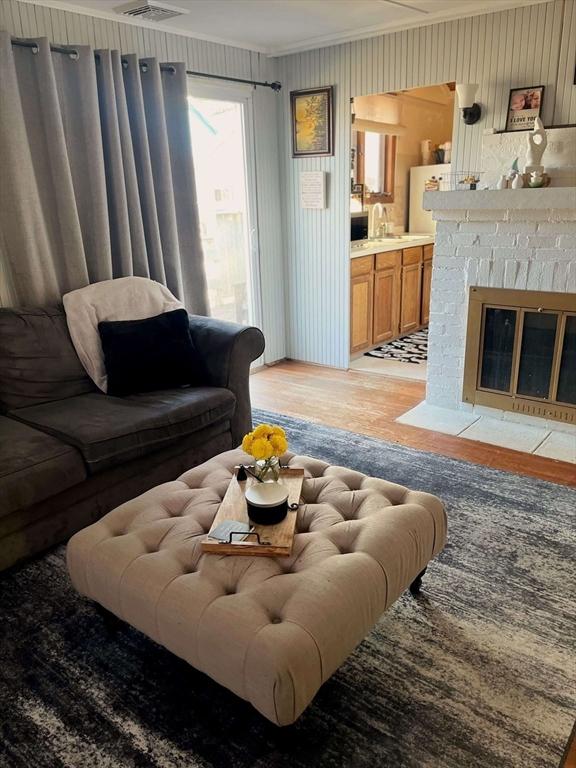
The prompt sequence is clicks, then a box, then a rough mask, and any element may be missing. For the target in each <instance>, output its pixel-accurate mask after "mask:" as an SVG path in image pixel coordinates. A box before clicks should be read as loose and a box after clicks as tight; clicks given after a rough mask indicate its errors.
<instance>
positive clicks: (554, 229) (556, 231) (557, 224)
mask: <svg viewBox="0 0 576 768" xmlns="http://www.w3.org/2000/svg"><path fill="white" fill-rule="evenodd" d="M575 232H576V224H575V223H572V222H570V221H541V222H540V223H539V224H538V234H540V233H542V234H543V235H573V234H574V233H575Z"/></svg>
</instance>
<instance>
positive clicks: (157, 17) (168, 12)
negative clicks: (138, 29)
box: [114, 0, 189, 21]
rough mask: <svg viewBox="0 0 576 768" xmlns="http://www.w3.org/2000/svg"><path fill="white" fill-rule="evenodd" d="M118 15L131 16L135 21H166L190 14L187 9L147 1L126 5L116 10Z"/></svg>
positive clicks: (134, 0)
mask: <svg viewBox="0 0 576 768" xmlns="http://www.w3.org/2000/svg"><path fill="white" fill-rule="evenodd" d="M114 10H115V11H116V13H119V14H120V15H122V16H131V17H132V18H133V19H146V20H147V21H166V20H167V19H173V18H174V17H175V16H183V15H184V14H185V13H189V10H188V9H186V8H177V7H176V6H174V5H168V3H159V2H156V0H155V1H154V2H153V3H149V2H145V0H133V2H131V3H124V5H119V6H118V7H117V8H114Z"/></svg>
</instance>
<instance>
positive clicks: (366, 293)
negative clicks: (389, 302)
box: [350, 272, 374, 352]
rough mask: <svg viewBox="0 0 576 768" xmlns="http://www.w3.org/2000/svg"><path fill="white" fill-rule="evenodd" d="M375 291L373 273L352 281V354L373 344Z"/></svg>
mask: <svg viewBox="0 0 576 768" xmlns="http://www.w3.org/2000/svg"><path fill="white" fill-rule="evenodd" d="M373 291H374V276H373V273H372V272H371V273H370V274H368V275H358V277H353V278H352V280H351V281H350V309H351V312H350V352H359V351H360V350H362V349H366V348H367V347H369V346H370V345H371V344H372V295H373Z"/></svg>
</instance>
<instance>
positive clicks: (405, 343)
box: [366, 328, 428, 365]
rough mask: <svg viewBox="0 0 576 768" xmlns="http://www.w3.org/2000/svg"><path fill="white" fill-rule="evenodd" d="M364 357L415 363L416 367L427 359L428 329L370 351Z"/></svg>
mask: <svg viewBox="0 0 576 768" xmlns="http://www.w3.org/2000/svg"><path fill="white" fill-rule="evenodd" d="M366 356H367V357H379V358H381V359H382V360H397V361H398V362H399V363H416V365H420V364H422V363H425V362H426V360H427V359H428V328H424V329H423V330H421V331H415V332H414V333H410V334H409V335H408V336H402V337H401V338H400V339H395V340H394V341H389V342H388V343H387V344H383V345H382V346H381V347H376V349H371V350H370V352H366Z"/></svg>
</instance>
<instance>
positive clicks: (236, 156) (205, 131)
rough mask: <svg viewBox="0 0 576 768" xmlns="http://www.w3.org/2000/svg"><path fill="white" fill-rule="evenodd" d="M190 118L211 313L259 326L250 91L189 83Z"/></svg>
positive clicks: (222, 317) (224, 318)
mask: <svg viewBox="0 0 576 768" xmlns="http://www.w3.org/2000/svg"><path fill="white" fill-rule="evenodd" d="M189 119H190V133H191V138H192V149H193V153H194V175H195V179H196V190H197V197H198V213H199V218H200V236H201V239H202V246H203V250H204V259H205V265H206V278H207V283H208V297H209V301H210V310H211V314H212V316H213V317H217V318H219V319H221V320H230V321H232V322H236V323H241V324H244V325H259V324H260V323H259V320H260V314H261V312H260V285H259V259H258V236H257V228H256V195H255V190H256V182H255V179H256V174H255V159H254V153H253V147H254V142H253V130H252V96H251V92H249V91H248V92H246V91H244V90H236V89H232V88H228V87H226V86H207V85H204V84H198V83H193V84H191V86H190V90H189Z"/></svg>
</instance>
